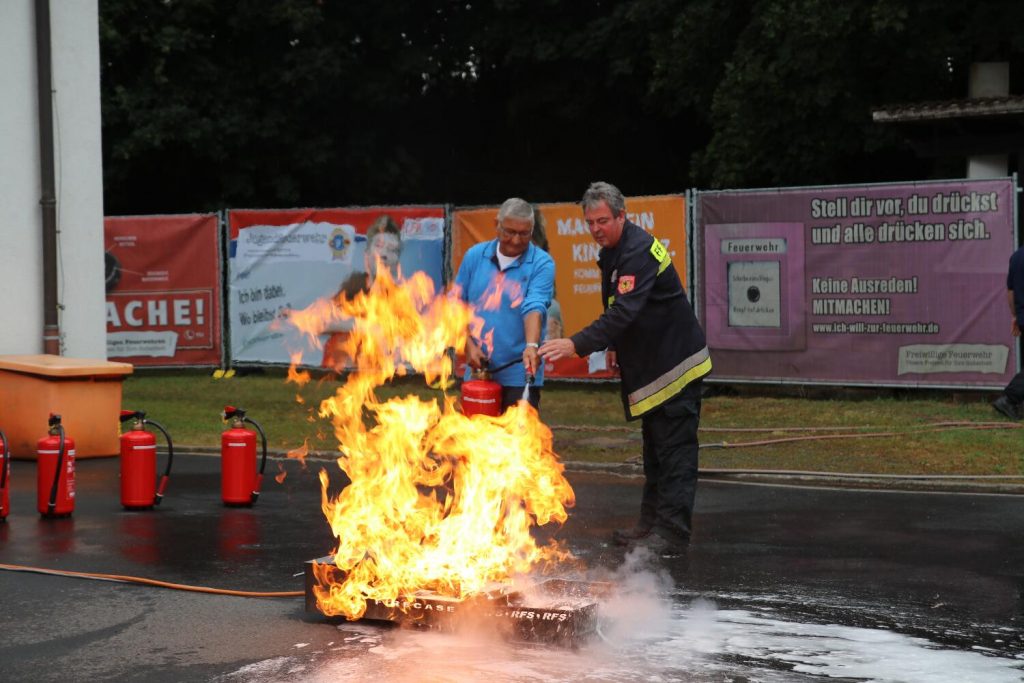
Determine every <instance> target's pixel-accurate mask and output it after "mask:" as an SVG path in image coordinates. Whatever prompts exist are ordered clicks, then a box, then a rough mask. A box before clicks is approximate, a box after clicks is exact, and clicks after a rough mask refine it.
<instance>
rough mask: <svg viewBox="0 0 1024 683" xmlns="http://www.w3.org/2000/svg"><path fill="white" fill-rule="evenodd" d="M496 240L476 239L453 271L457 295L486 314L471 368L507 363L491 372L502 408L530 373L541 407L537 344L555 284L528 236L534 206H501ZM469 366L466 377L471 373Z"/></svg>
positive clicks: (471, 347) (533, 398)
mask: <svg viewBox="0 0 1024 683" xmlns="http://www.w3.org/2000/svg"><path fill="white" fill-rule="evenodd" d="M497 230H498V235H497V239H493V240H490V241H488V242H481V243H480V244H476V245H474V246H473V247H471V248H470V249H469V251H467V252H466V255H465V257H463V259H462V264H461V265H460V266H459V272H458V274H457V275H456V276H455V284H456V285H457V286H458V288H459V296H461V297H462V300H463V301H466V302H468V303H470V304H472V305H473V306H474V308H475V309H476V313H477V315H478V316H480V318H482V319H483V329H481V330H475V331H474V333H473V334H471V335H470V338H469V341H468V342H467V344H466V361H467V362H468V363H469V366H470V368H472V369H480V368H481V367H482V366H484V364H485V363H486V365H487V366H488V367H490V368H500V367H501V366H503V365H506V364H508V363H511V365H508V367H505V368H503V369H501V370H498V371H497V372H496V373H494V375H493V377H492V378H493V379H494V381H496V382H497V383H498V384H500V385H501V386H502V397H501V409H502V411H504V410H505V409H506V408H508V407H509V406H511V405H514V404H515V403H516V401H518V400H519V399H520V398H522V396H523V389H524V387H525V386H526V377H527V375H531V376H532V377H533V381H532V383H531V385H530V392H529V400H530V403H531V404H532V405H533V407H534V408H537V407H539V406H540V387H541V386H542V385H543V384H544V364H543V362H541V359H540V355H539V354H538V352H537V348H538V347H539V346H540V343H541V342H542V341H543V337H542V334H543V331H544V330H545V329H546V326H547V310H548V305H549V304H550V303H551V296H552V292H553V291H554V288H555V262H554V261H553V260H552V259H551V256H549V255H548V253H547V252H545V251H544V250H543V249H540V248H539V247H537V246H536V245H535V244H533V243H532V242H531V241H530V238H531V237H532V236H533V207H532V206H530V204H529V203H528V202H527V201H525V200H523V199H519V198H517V197H513V198H512V199H508V200H506V201H505V203H504V204H502V205H501V208H500V209H499V210H498V221H497ZM470 374H471V373H470V370H469V369H467V371H466V379H469V377H470Z"/></svg>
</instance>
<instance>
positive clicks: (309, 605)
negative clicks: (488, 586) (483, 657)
mask: <svg viewBox="0 0 1024 683" xmlns="http://www.w3.org/2000/svg"><path fill="white" fill-rule="evenodd" d="M314 565H319V567H321V571H323V569H324V568H325V569H327V570H328V571H329V572H331V573H333V574H334V576H335V578H336V580H337V581H339V582H340V581H341V580H342V579H343V578H344V574H343V572H342V571H341V570H340V569H338V568H337V567H336V566H334V561H333V558H332V557H330V556H327V557H320V558H317V559H315V560H309V561H308V562H306V570H305V575H306V612H307V613H309V614H316V615H320V616H325V615H323V612H322V611H321V610H320V609H319V607H317V604H316V595H315V594H314V593H313V586H314V585H316V583H317V579H316V576H315V575H314V573H313V566H314ZM609 592H610V585H609V584H606V583H590V582H584V581H574V580H568V579H547V580H544V581H541V582H539V583H537V584H534V585H533V586H532V587H529V588H527V589H524V590H518V591H511V592H509V591H507V589H506V588H505V587H499V588H495V589H494V590H491V591H487V592H485V593H481V594H478V595H474V596H470V597H467V598H464V599H459V598H451V597H447V596H444V595H439V594H437V593H434V592H432V591H427V590H418V591H415V592H414V593H412V594H410V595H408V596H403V597H401V598H399V599H397V600H394V601H388V602H384V601H379V600H368V601H367V603H366V613H365V614H364V615H363V617H362V618H363V619H368V620H374V621H389V622H395V623H398V624H401V625H405V626H414V627H420V628H429V629H437V630H444V631H455V630H458V629H459V628H460V627H461V626H469V627H472V628H479V627H481V626H491V627H493V628H494V629H495V630H496V631H498V632H499V633H501V634H502V635H504V636H506V637H511V638H516V639H520V640H526V641H540V642H549V643H559V644H568V645H576V644H578V643H579V642H581V641H583V640H586V639H588V638H590V637H591V636H592V635H593V634H594V633H595V632H596V630H597V617H598V607H599V602H598V600H599V598H600V597H602V596H605V595H607V594H608V593H609ZM326 618H327V619H328V620H329V621H341V620H343V619H344V617H326Z"/></svg>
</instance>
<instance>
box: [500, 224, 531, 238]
mask: <svg viewBox="0 0 1024 683" xmlns="http://www.w3.org/2000/svg"><path fill="white" fill-rule="evenodd" d="M498 230H499V231H500V232H501V234H502V235H503V236H504V237H507V238H508V239H510V240H511V239H516V238H518V239H521V240H528V239H530V238H531V237H533V230H509V229H508V228H506V227H505V226H504V225H499V226H498Z"/></svg>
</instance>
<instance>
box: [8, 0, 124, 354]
mask: <svg viewBox="0 0 1024 683" xmlns="http://www.w3.org/2000/svg"><path fill="white" fill-rule="evenodd" d="M34 5H35V3H34V2H33V0H3V2H0V93H3V95H2V96H0V131H3V133H2V137H0V235H2V238H3V240H2V243H0V278H2V279H0V282H2V283H3V285H0V286H2V291H3V301H4V303H5V304H6V305H5V306H4V312H5V318H6V319H5V324H3V325H0V354H35V353H42V352H43V271H42V211H41V208H40V205H39V199H40V196H41V194H42V192H41V181H40V177H39V174H40V162H39V124H38V96H37V74H36V44H35V8H34ZM50 12H51V35H52V38H51V41H52V54H53V57H52V59H53V89H54V99H53V107H54V126H55V127H54V145H55V147H56V151H55V159H56V179H57V193H56V196H57V224H58V225H57V227H58V235H57V240H58V258H57V267H58V271H59V273H60V275H59V280H58V293H57V296H58V301H59V303H60V304H61V305H62V306H63V309H62V311H61V312H60V316H59V319H60V327H61V348H62V354H63V355H66V356H70V357H74V358H99V359H102V358H106V324H105V319H104V316H105V293H104V278H103V173H102V172H103V166H102V163H103V162H102V149H101V144H100V143H101V138H100V90H99V88H100V77H99V30H98V5H97V0H51V2H50Z"/></svg>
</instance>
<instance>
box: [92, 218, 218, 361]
mask: <svg viewBox="0 0 1024 683" xmlns="http://www.w3.org/2000/svg"><path fill="white" fill-rule="evenodd" d="M103 232H104V244H105V247H106V276H107V285H106V288H107V358H116V359H117V360H123V361H126V362H130V363H132V364H134V365H145V366H189V365H195V366H216V365H220V364H221V362H222V360H223V347H222V343H221V339H222V329H221V326H222V323H221V303H220V302H221V284H220V283H221V270H220V262H221V261H220V248H219V245H220V229H219V222H218V219H217V216H216V215H214V214H192V215H180V216H119V217H109V218H106V219H104V222H103Z"/></svg>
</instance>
